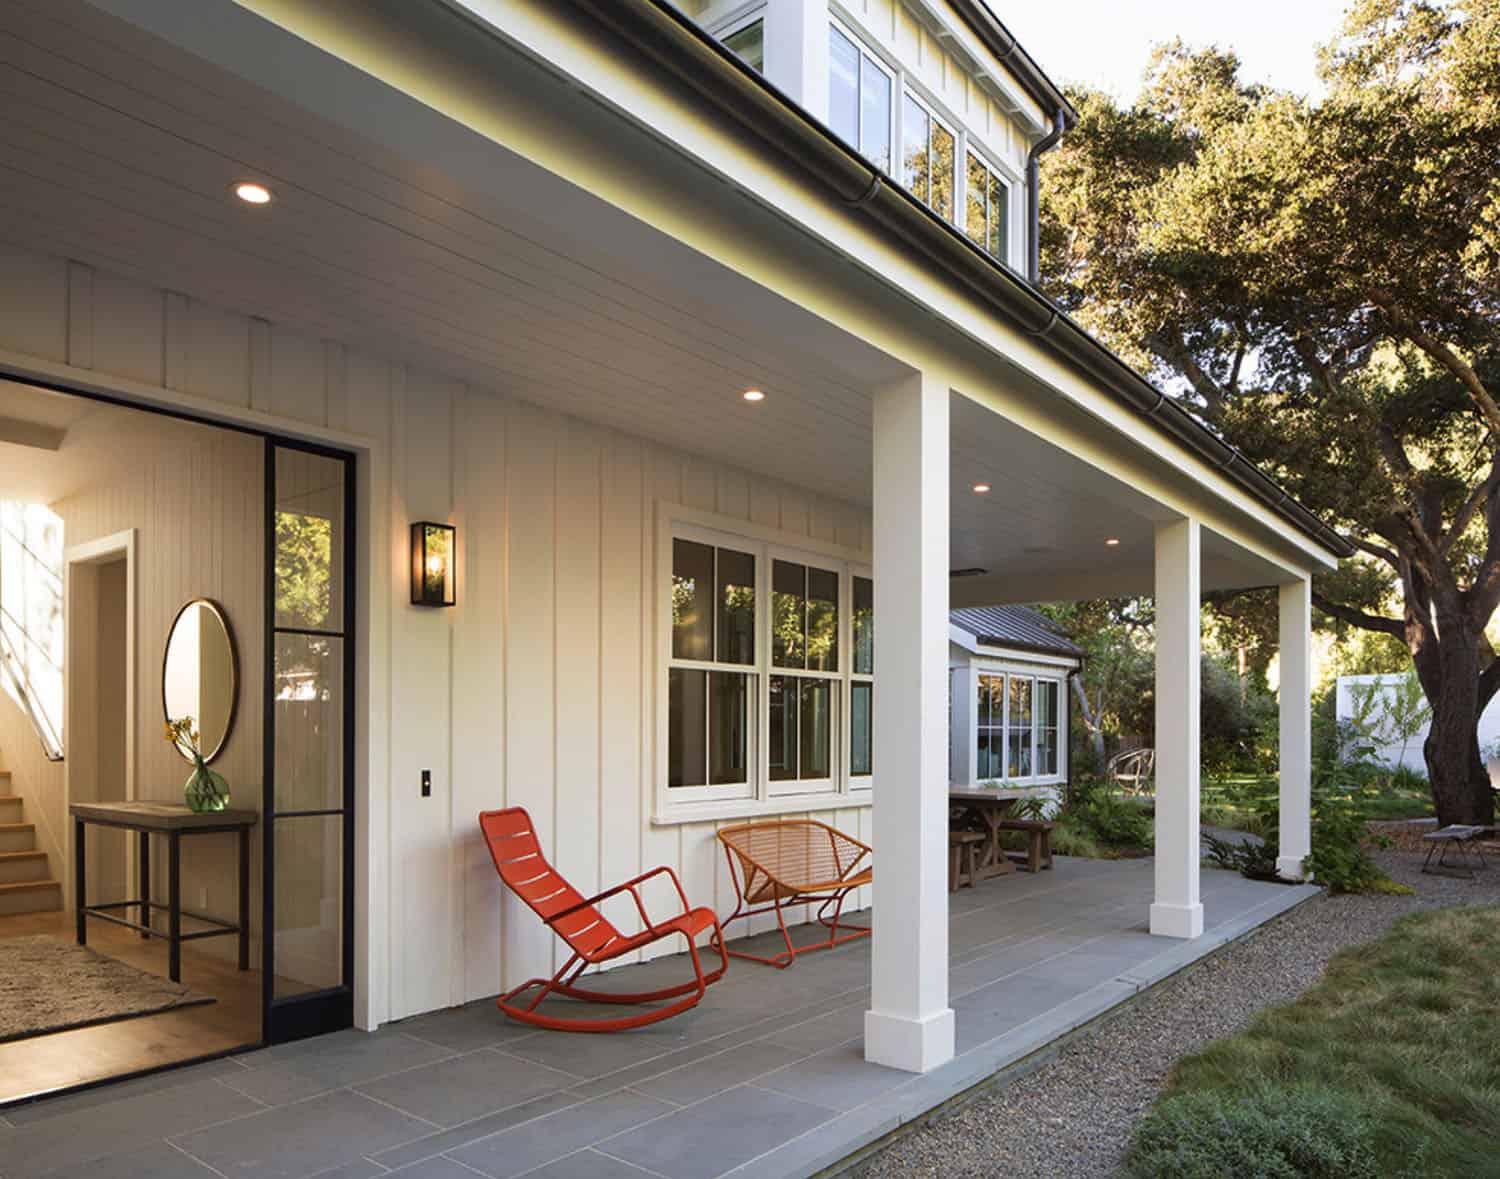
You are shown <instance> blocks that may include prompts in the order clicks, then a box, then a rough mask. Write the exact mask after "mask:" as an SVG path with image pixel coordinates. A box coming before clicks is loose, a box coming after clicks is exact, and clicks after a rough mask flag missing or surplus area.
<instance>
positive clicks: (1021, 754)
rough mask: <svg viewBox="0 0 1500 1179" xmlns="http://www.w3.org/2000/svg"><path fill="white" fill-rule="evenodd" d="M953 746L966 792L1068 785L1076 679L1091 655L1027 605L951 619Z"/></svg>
mask: <svg viewBox="0 0 1500 1179" xmlns="http://www.w3.org/2000/svg"><path fill="white" fill-rule="evenodd" d="M949 622H950V624H951V625H950V628H949V637H950V643H949V664H948V666H949V678H950V692H951V705H950V715H951V722H950V723H951V726H952V738H951V740H952V746H951V751H950V762H949V766H950V768H949V778H950V780H951V781H952V782H953V783H954V784H955V785H958V786H974V785H978V784H979V783H982V782H983V783H989V782H1000V783H1003V784H1004V785H1005V786H1052V787H1061V786H1064V785H1066V783H1067V781H1068V679H1069V677H1070V676H1072V675H1073V674H1074V673H1075V672H1077V671H1078V670H1079V669H1080V668H1081V667H1082V666H1083V651H1082V649H1081V648H1080V647H1079V646H1078V645H1077V644H1076V643H1074V642H1072V641H1071V640H1070V639H1068V638H1066V637H1064V636H1063V635H1062V634H1059V633H1058V631H1057V630H1056V629H1055V628H1053V627H1052V626H1051V625H1050V624H1049V623H1048V621H1047V619H1046V618H1044V617H1043V616H1042V615H1041V614H1038V613H1037V612H1036V611H1035V610H1030V609H1028V608H1026V607H1025V606H988V607H974V608H970V609H965V610H954V611H952V612H951V613H950V614H949Z"/></svg>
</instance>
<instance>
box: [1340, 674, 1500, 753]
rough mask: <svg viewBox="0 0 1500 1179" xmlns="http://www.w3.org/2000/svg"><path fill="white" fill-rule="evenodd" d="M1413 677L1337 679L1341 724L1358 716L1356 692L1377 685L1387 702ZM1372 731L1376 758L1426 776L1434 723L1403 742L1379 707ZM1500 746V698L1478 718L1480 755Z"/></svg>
mask: <svg viewBox="0 0 1500 1179" xmlns="http://www.w3.org/2000/svg"><path fill="white" fill-rule="evenodd" d="M1413 674H1414V673H1411V672H1408V673H1406V674H1404V675H1341V676H1339V679H1338V686H1337V688H1336V690H1335V691H1336V695H1335V700H1334V708H1335V711H1336V714H1337V716H1338V719H1339V720H1341V721H1347V720H1353V719H1354V717H1355V715H1356V714H1357V712H1358V711H1359V710H1358V708H1357V707H1356V700H1355V695H1356V692H1364V691H1368V690H1369V687H1370V685H1375V686H1376V689H1377V691H1378V692H1379V694H1380V697H1381V698H1382V699H1383V700H1385V701H1388V700H1390V699H1391V697H1392V695H1393V694H1394V692H1395V690H1396V688H1397V686H1398V685H1399V684H1401V683H1402V682H1403V681H1405V680H1408V679H1410V678H1411V676H1412V675H1413ZM1367 723H1368V724H1369V725H1370V728H1371V730H1372V732H1371V735H1372V736H1373V737H1374V739H1375V742H1374V743H1375V756H1376V757H1378V758H1379V759H1380V760H1381V761H1382V762H1384V763H1385V764H1386V765H1388V766H1391V767H1395V766H1398V765H1403V766H1406V767H1407V768H1408V769H1412V770H1416V771H1418V772H1419V773H1421V774H1426V773H1427V762H1426V760H1425V759H1424V758H1423V756H1422V743H1423V742H1424V741H1426V740H1427V731H1428V729H1430V728H1431V727H1432V726H1431V723H1430V722H1428V723H1424V724H1423V725H1422V726H1421V728H1419V729H1418V730H1417V732H1416V734H1415V735H1414V736H1413V737H1412V738H1411V740H1410V741H1407V742H1406V743H1405V747H1404V749H1403V745H1402V742H1401V740H1400V738H1398V737H1397V736H1396V735H1395V733H1394V731H1393V730H1392V728H1391V723H1390V718H1389V717H1388V716H1387V715H1386V709H1385V708H1384V707H1383V706H1382V704H1380V703H1377V704H1376V705H1375V707H1374V709H1373V710H1372V711H1371V713H1370V714H1369V719H1368V722H1367ZM1497 746H1500V698H1497V699H1495V700H1491V701H1490V706H1489V707H1488V708H1486V709H1485V710H1484V715H1482V716H1481V717H1480V718H1479V750H1480V753H1481V755H1484V754H1489V753H1490V752H1491V751H1492V750H1494V749H1496V747H1497Z"/></svg>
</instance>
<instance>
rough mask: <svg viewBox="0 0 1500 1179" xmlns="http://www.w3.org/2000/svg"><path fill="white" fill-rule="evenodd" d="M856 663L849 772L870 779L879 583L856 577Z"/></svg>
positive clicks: (852, 679) (852, 622)
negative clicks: (876, 591) (876, 607)
mask: <svg viewBox="0 0 1500 1179" xmlns="http://www.w3.org/2000/svg"><path fill="white" fill-rule="evenodd" d="M853 581H854V586H853V592H852V597H853V616H852V617H851V619H850V633H851V634H852V636H853V645H854V651H853V653H852V656H851V658H852V661H853V665H854V666H853V667H852V668H851V676H850V683H849V773H850V775H851V776H853V777H856V778H866V779H868V778H869V776H870V774H871V773H872V772H873V770H874V757H873V749H872V746H873V744H874V741H873V738H872V733H873V732H874V720H875V583H874V582H873V581H871V580H870V579H869V578H868V577H856V578H854V579H853Z"/></svg>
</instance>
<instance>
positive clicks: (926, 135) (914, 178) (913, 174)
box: [901, 91, 957, 221]
mask: <svg viewBox="0 0 1500 1179" xmlns="http://www.w3.org/2000/svg"><path fill="white" fill-rule="evenodd" d="M901 109H902V114H901V151H902V157H903V160H902V162H903V164H904V169H903V176H902V179H903V180H904V181H905V182H906V187H907V188H909V189H911V192H912V195H913V196H915V197H916V198H917V199H918V200H919V201H921V202H922V203H923V204H925V205H926V206H927V207H928V208H930V209H931V210H932V211H933V212H934V213H936V214H937V215H938V216H940V217H942V218H943V219H944V220H947V221H952V220H953V190H954V167H955V161H956V160H957V155H956V153H955V150H954V149H955V147H956V146H957V139H956V137H955V136H954V134H953V132H952V131H950V130H949V129H948V128H947V127H946V126H944V125H943V123H942V122H941V121H939V119H938V118H937V116H936V115H934V114H933V113H932V112H931V111H929V110H928V109H927V108H926V107H925V106H923V105H922V104H921V103H920V102H919V101H918V100H917V99H916V97H915V96H914V95H912V94H911V92H910V91H908V92H907V94H906V99H905V101H904V102H903V104H902V108H901Z"/></svg>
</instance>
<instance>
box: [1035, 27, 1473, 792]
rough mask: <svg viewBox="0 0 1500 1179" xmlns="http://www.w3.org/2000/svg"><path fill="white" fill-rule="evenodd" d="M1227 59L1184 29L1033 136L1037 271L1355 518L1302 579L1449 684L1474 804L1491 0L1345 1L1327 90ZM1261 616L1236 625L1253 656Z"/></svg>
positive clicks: (1287, 475) (1267, 455)
mask: <svg viewBox="0 0 1500 1179" xmlns="http://www.w3.org/2000/svg"><path fill="white" fill-rule="evenodd" d="M1239 64H1240V63H1239V61H1238V60H1237V59H1236V58H1235V57H1234V56H1233V55H1232V54H1227V53H1224V52H1221V51H1218V50H1214V49H1208V50H1203V51H1197V52H1195V51H1193V50H1191V49H1189V48H1188V47H1187V46H1184V45H1183V44H1181V43H1174V44H1171V45H1167V46H1164V47H1162V48H1161V49H1160V50H1159V51H1158V53H1157V55H1156V57H1155V59H1154V61H1153V63H1152V66H1151V70H1150V73H1149V75H1148V78H1147V80H1146V84H1145V85H1144V87H1143V89H1142V91H1141V95H1140V98H1139V99H1138V101H1136V102H1135V103H1134V105H1132V106H1131V107H1129V108H1121V107H1120V106H1118V105H1117V104H1116V103H1115V102H1114V101H1113V100H1112V99H1110V98H1109V97H1108V96H1106V95H1102V94H1097V93H1082V94H1078V95H1077V96H1076V97H1075V105H1076V106H1077V108H1078V110H1079V112H1080V120H1079V124H1078V126H1077V127H1076V128H1075V129H1074V130H1073V131H1072V132H1071V133H1070V134H1069V135H1068V136H1066V137H1065V138H1064V140H1063V141H1062V144H1061V145H1060V146H1059V148H1058V150H1056V151H1054V152H1052V153H1049V154H1048V156H1046V157H1045V164H1044V168H1045V169H1046V175H1045V177H1044V181H1043V192H1044V193H1045V194H1046V202H1045V205H1044V208H1043V210H1042V215H1043V241H1042V245H1043V254H1044V258H1043V265H1042V274H1043V276H1044V279H1045V281H1046V282H1047V284H1048V286H1049V290H1050V293H1051V294H1053V296H1054V297H1055V298H1056V299H1057V300H1058V302H1059V303H1061V304H1062V306H1063V307H1064V308H1065V309H1066V310H1068V311H1070V312H1071V313H1072V314H1073V315H1075V316H1076V317H1077V318H1078V319H1079V320H1080V321H1081V322H1083V323H1084V325H1085V326H1087V327H1089V328H1090V329H1091V330H1093V331H1095V332H1097V333H1098V334H1100V335H1101V336H1102V337H1103V338H1104V339H1106V340H1107V341H1108V342H1109V343H1111V344H1112V345H1113V346H1114V347H1115V348H1116V349H1117V350H1118V351H1119V352H1121V354H1122V355H1124V356H1125V357H1126V358H1127V359H1129V360H1131V361H1132V362H1134V363H1135V364H1137V365H1138V366H1139V367H1141V368H1143V369H1144V370H1146V371H1147V372H1148V373H1149V374H1150V375H1151V376H1153V377H1154V378H1156V379H1157V380H1158V382H1159V383H1160V384H1161V385H1162V387H1163V388H1165V389H1167V390H1169V391H1170V392H1172V393H1174V394H1176V395H1177V396H1179V397H1180V398H1181V400H1182V402H1183V403H1184V404H1185V405H1186V406H1188V407H1190V408H1191V409H1193V410H1194V411H1196V412H1197V413H1199V414H1200V415H1201V416H1202V418H1203V419H1204V420H1205V421H1206V422H1207V423H1208V424H1209V425H1210V427H1211V428H1213V429H1215V430H1217V431H1218V432H1219V433H1220V434H1221V435H1222V436H1223V437H1224V438H1225V439H1226V440H1227V441H1229V442H1231V443H1233V444H1234V445H1236V446H1237V447H1239V448H1240V449H1241V450H1242V451H1243V452H1245V453H1246V454H1247V455H1248V456H1249V457H1250V458H1252V459H1253V460H1255V461H1256V462H1258V463H1260V464H1261V465H1262V466H1264V467H1265V468H1266V469H1268V470H1269V471H1270V472H1271V473H1272V474H1274V475H1275V476H1277V477H1278V478H1279V479H1280V480H1281V481H1282V482H1283V483H1285V485H1286V486H1287V487H1288V489H1289V490H1290V491H1291V492H1292V493H1293V494H1294V495H1296V496H1297V497H1298V498H1299V499H1300V500H1301V501H1302V502H1303V503H1305V504H1307V505H1308V506H1310V507H1312V508H1313V509H1314V510H1316V511H1318V512H1320V513H1322V514H1323V515H1325V516H1326V517H1328V518H1330V519H1331V520H1333V521H1335V522H1336V523H1338V524H1339V525H1340V526H1341V527H1343V528H1344V529H1345V530H1346V531H1348V532H1349V533H1350V534H1351V535H1352V536H1353V537H1355V538H1356V539H1357V540H1358V541H1359V543H1360V546H1361V552H1360V555H1359V556H1358V557H1356V558H1354V559H1351V560H1348V561H1345V562H1344V563H1343V566H1342V567H1341V568H1340V569H1339V570H1338V571H1337V572H1336V573H1333V574H1330V575H1327V576H1321V577H1319V578H1318V579H1317V580H1316V582H1315V585H1314V592H1315V601H1316V602H1317V604H1318V606H1319V607H1320V609H1322V610H1323V611H1324V612H1325V613H1326V614H1327V615H1329V616H1331V617H1332V618H1334V619H1335V620H1336V621H1337V623H1338V624H1339V625H1341V626H1346V627H1354V628H1357V629H1360V630H1363V631H1368V632H1371V633H1373V634H1375V635H1377V636H1378V639H1376V640H1372V641H1371V643H1370V648H1371V649H1370V650H1369V651H1367V652H1366V653H1365V655H1366V656H1368V659H1369V661H1370V662H1372V663H1377V664H1388V663H1392V662H1394V663H1396V665H1397V666H1401V667H1404V666H1408V664H1407V663H1406V661H1405V660H1401V659H1398V656H1397V652H1398V651H1399V650H1401V649H1402V648H1405V649H1406V650H1407V651H1408V652H1409V656H1410V657H1411V658H1414V659H1415V661H1416V663H1417V666H1418V669H1419V671H1420V672H1421V678H1422V685H1423V687H1424V689H1425V691H1426V693H1427V695H1428V697H1429V699H1432V700H1433V701H1434V703H1435V704H1436V703H1437V700H1438V698H1439V697H1444V698H1445V703H1443V704H1442V705H1441V706H1439V707H1438V708H1437V713H1438V715H1437V722H1436V725H1435V727H1434V740H1433V742H1432V744H1431V745H1430V746H1429V749H1428V756H1429V762H1430V768H1431V771H1432V774H1433V783H1432V787H1433V792H1434V794H1435V796H1436V797H1437V798H1438V799H1439V800H1440V802H1441V803H1442V806H1443V808H1444V809H1446V810H1447V811H1448V812H1449V813H1453V814H1460V813H1464V814H1476V815H1482V814H1484V813H1487V812H1488V810H1489V808H1490V806H1491V802H1490V798H1489V792H1488V790H1487V788H1486V787H1485V785H1484V783H1483V780H1482V775H1481V774H1479V772H1478V768H1477V764H1476V763H1477V757H1476V756H1475V755H1474V754H1473V753H1472V752H1471V750H1472V745H1473V734H1474V731H1475V726H1476V723H1477V720H1478V715H1479V709H1480V708H1481V707H1482V705H1483V703H1484V702H1485V699H1487V697H1488V693H1489V692H1490V691H1491V685H1492V683H1493V677H1489V678H1486V679H1483V680H1481V679H1480V677H1481V675H1482V673H1483V671H1484V667H1485V665H1486V664H1488V663H1489V661H1490V659H1491V658H1492V656H1491V654H1490V650H1489V647H1488V645H1487V644H1486V643H1485V641H1484V639H1483V633H1484V629H1485V626H1486V625H1487V624H1488V622H1489V621H1490V619H1491V618H1492V617H1494V615H1495V613H1496V610H1497V607H1500V541H1497V539H1496V536H1497V533H1500V495H1497V494H1496V493H1495V482H1496V481H1497V477H1500V476H1497V472H1500V465H1497V449H1500V183H1497V181H1496V164H1495V162H1496V160H1497V159H1500V0H1430V2H1426V0H1357V2H1355V3H1353V4H1352V5H1351V6H1350V9H1349V11H1348V13H1347V16H1346V21H1345V25H1344V27H1343V29H1342V31H1341V33H1340V35H1339V36H1338V38H1337V39H1336V40H1335V41H1334V42H1333V43H1332V44H1331V45H1329V46H1327V47H1325V49H1324V50H1323V54H1322V57H1321V68H1322V71H1323V80H1324V84H1325V90H1326V93H1325V94H1324V95H1323V96H1321V97H1319V98H1317V99H1316V100H1314V99H1309V98H1305V97H1301V96H1297V95H1291V94H1286V93H1283V92H1279V91H1276V90H1273V89H1270V88H1267V87H1264V86H1259V85H1255V84H1253V83H1250V82H1248V81H1246V80H1245V79H1243V78H1242V77H1241V76H1240V71H1239ZM1397 595H1399V597H1400V601H1399V603H1397V602H1396V601H1395V600H1394V598H1395V597H1396V596H1397ZM1439 617H1441V618H1442V620H1443V622H1442V625H1441V626H1439V625H1438V619H1439ZM1267 618H1268V616H1264V615H1263V616H1260V617H1258V618H1257V617H1250V616H1246V617H1244V618H1241V619H1231V620H1229V621H1228V622H1226V627H1227V628H1228V629H1227V632H1226V633H1228V634H1229V635H1230V639H1231V641H1232V642H1233V643H1234V644H1235V645H1236V646H1238V647H1240V648H1242V649H1244V650H1245V651H1246V652H1247V653H1250V652H1256V653H1257V654H1259V645H1258V644H1257V643H1256V641H1255V638H1256V634H1257V631H1258V630H1263V629H1264V628H1265V627H1266V626H1267V625H1268V621H1267ZM1374 669H1383V668H1372V670H1374ZM1476 682H1477V683H1478V686H1479V688H1480V692H1479V696H1480V697H1482V698H1481V699H1478V700H1476V692H1475V687H1476Z"/></svg>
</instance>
